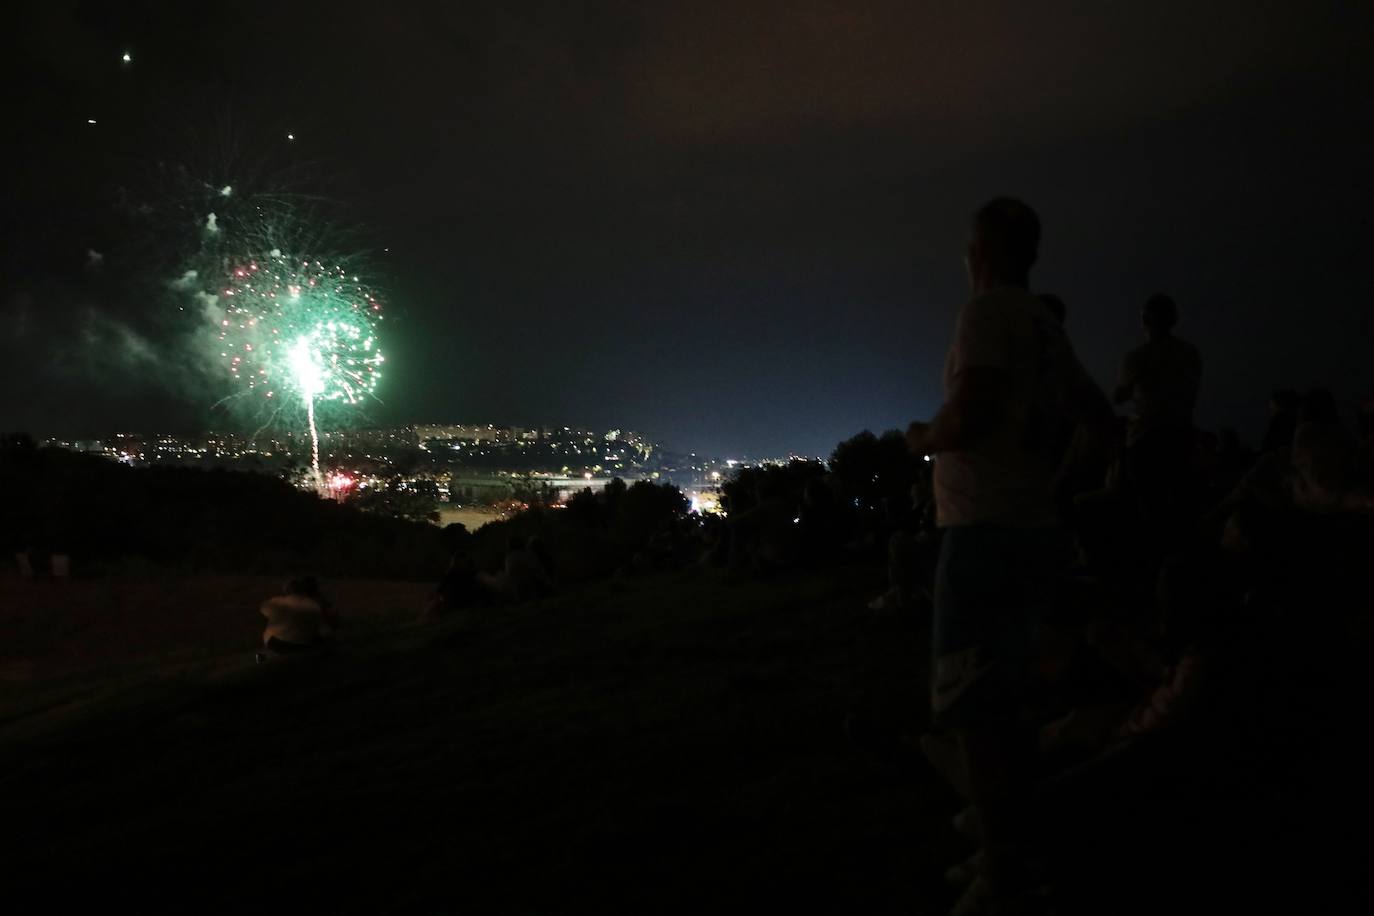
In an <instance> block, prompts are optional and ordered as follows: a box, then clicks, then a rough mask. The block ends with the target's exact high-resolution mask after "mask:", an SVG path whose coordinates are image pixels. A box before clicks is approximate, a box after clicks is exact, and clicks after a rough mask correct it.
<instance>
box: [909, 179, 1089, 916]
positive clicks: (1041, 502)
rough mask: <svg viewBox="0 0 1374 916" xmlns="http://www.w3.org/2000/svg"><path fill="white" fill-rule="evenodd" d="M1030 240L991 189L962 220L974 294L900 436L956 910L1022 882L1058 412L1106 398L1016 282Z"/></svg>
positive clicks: (1057, 553) (1059, 548)
mask: <svg viewBox="0 0 1374 916" xmlns="http://www.w3.org/2000/svg"><path fill="white" fill-rule="evenodd" d="M1039 243H1040V221H1039V218H1038V217H1037V216H1036V214H1035V211H1033V210H1032V209H1031V208H1030V207H1028V206H1026V205H1025V204H1024V203H1022V202H1020V201H1018V200H1013V199H1010V198H998V199H996V200H993V201H992V202H990V203H988V204H987V205H985V206H984V207H983V208H982V209H980V210H979V211H978V213H977V214H976V215H975V217H974V220H973V232H972V238H971V239H970V241H969V245H968V254H967V257H966V266H967V269H968V278H969V284H970V286H971V287H972V291H973V298H972V299H971V300H970V301H969V302H967V303H966V304H965V305H964V306H963V308H961V309H960V311H959V318H958V323H957V327H956V330H955V336H954V343H953V345H952V346H951V347H950V350H949V354H948V357H947V359H946V363H945V377H944V381H945V391H946V400H945V404H944V406H943V407H941V408H940V411H939V413H938V414H937V415H936V417H935V419H934V420H933V421H931V423H930V424H929V425H926V424H922V423H913V424H912V425H911V427H910V428H909V429H908V431H907V437H908V444H909V445H910V446H911V448H912V449H913V450H914V451H916V452H917V453H930V452H934V453H937V458H936V463H935V474H934V488H935V502H936V516H937V522H938V524H939V526H940V527H941V528H943V529H944V538H943V541H942V544H941V550H940V560H939V565H938V567H937V571H936V581H935V615H934V632H933V640H932V641H933V654H934V674H933V678H932V686H931V705H932V711H933V713H934V718H935V723H936V726H937V728H942V729H946V730H948V731H949V733H950V734H952V736H953V738H954V747H955V749H956V754H955V757H956V759H957V761H958V764H957V765H956V766H955V768H954V769H955V770H956V771H957V772H954V773H952V774H950V775H951V777H952V778H953V779H955V781H956V782H961V783H963V786H962V787H963V789H964V790H965V791H966V792H967V794H968V796H969V798H970V801H971V802H972V803H973V807H974V811H975V813H976V814H977V820H978V825H979V829H980V833H981V835H982V838H983V853H982V857H983V866H982V873H981V874H980V875H979V877H978V878H977V879H976V880H975V881H974V883H973V884H972V885H970V887H969V889H968V891H967V892H966V893H965V895H964V897H963V899H961V901H960V903H959V905H958V906H956V908H955V912H956V913H977V912H984V911H985V907H992V908H994V910H995V908H996V907H997V906H998V905H999V904H1000V903H1002V902H1008V901H1010V900H1014V899H1015V898H1016V897H1017V896H1018V895H1019V894H1020V893H1021V892H1022V891H1023V890H1024V889H1025V876H1024V874H1023V873H1022V869H1021V867H1020V865H1021V861H1022V859H1023V852H1024V847H1025V843H1026V835H1025V828H1026V821H1025V813H1024V810H1023V809H1024V804H1025V800H1026V798H1027V789H1028V786H1027V784H1026V781H1027V779H1028V774H1029V768H1028V765H1029V763H1030V757H1031V755H1032V754H1033V752H1034V744H1033V735H1032V734H1031V733H1029V732H1026V731H1023V730H1022V729H1021V726H1020V723H1019V713H1020V709H1021V707H1020V703H1021V698H1022V695H1023V690H1024V687H1025V681H1026V673H1027V666H1028V663H1029V661H1030V655H1031V645H1032V640H1033V636H1034V631H1035V627H1036V621H1037V618H1038V617H1039V615H1040V613H1041V611H1042V610H1043V609H1044V607H1045V606H1046V605H1047V604H1048V602H1049V598H1050V593H1051V589H1052V585H1053V581H1054V579H1055V577H1056V576H1057V574H1058V572H1059V571H1060V570H1061V568H1062V567H1063V565H1064V562H1065V561H1066V559H1067V540H1066V538H1064V537H1063V536H1062V535H1061V533H1060V532H1059V530H1058V528H1057V527H1056V522H1055V511H1054V504H1053V493H1052V489H1053V477H1054V472H1055V469H1056V461H1057V458H1058V451H1059V448H1058V445H1059V436H1058V432H1059V431H1060V430H1062V429H1063V428H1064V423H1065V422H1084V423H1086V424H1088V425H1089V427H1090V428H1092V429H1093V430H1095V431H1100V430H1103V429H1110V428H1111V426H1112V422H1113V417H1112V410H1111V406H1110V404H1108V402H1107V399H1106V397H1105V396H1104V395H1103V394H1102V392H1101V391H1100V390H1099V389H1098V388H1097V386H1096V385H1095V384H1094V383H1093V382H1092V381H1091V379H1089V378H1088V376H1087V374H1086V373H1085V372H1084V370H1083V368H1082V366H1081V365H1080V364H1079V362H1078V360H1077V358H1076V357H1075V356H1074V353H1073V348H1072V347H1071V346H1070V344H1069V341H1068V338H1067V337H1066V336H1065V333H1064V329H1063V327H1062V325H1061V324H1060V322H1059V321H1058V319H1057V317H1056V316H1055V315H1054V314H1053V313H1052V312H1051V311H1050V310H1049V309H1048V308H1047V307H1046V305H1045V303H1044V302H1043V301H1041V300H1040V299H1038V298H1037V297H1035V296H1033V295H1031V294H1030V292H1029V291H1028V287H1029V280H1030V269H1031V266H1032V265H1033V264H1034V263H1035V259H1036V255H1037V252H1038V248H1039Z"/></svg>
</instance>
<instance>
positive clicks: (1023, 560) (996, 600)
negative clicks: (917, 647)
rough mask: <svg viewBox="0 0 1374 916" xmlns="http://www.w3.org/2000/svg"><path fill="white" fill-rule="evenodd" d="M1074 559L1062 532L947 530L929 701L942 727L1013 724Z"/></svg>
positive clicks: (938, 573)
mask: <svg viewBox="0 0 1374 916" xmlns="http://www.w3.org/2000/svg"><path fill="white" fill-rule="evenodd" d="M1067 558H1068V538H1067V537H1066V536H1065V534H1064V533H1063V532H1062V531H1060V530H1059V529H1058V528H1049V527H1040V528H1008V527H1000V526H994V525H968V526H959V527H952V528H947V529H945V532H944V539H943V541H942V543H941V545H940V560H939V563H938V565H937V566H936V570H935V613H934V621H933V623H934V626H933V633H932V639H931V648H932V656H933V666H932V677H931V691H930V703H931V712H932V713H933V718H934V722H935V724H936V725H937V726H939V727H946V728H959V727H967V726H974V725H982V724H989V723H993V722H998V721H1005V720H1009V719H1014V718H1015V717H1016V716H1017V714H1018V712H1019V706H1020V700H1021V698H1022V696H1023V691H1024V689H1025V686H1026V672H1027V668H1028V666H1029V663H1030V661H1031V656H1032V652H1033V647H1034V644H1035V637H1036V631H1037V629H1038V628H1039V623H1040V619H1041V618H1042V617H1043V616H1044V614H1045V612H1046V611H1047V610H1049V608H1050V606H1051V605H1052V603H1053V598H1054V592H1055V587H1056V583H1057V582H1058V580H1059V576H1060V573H1061V572H1062V570H1063V568H1064V565H1065V562H1066V560H1067Z"/></svg>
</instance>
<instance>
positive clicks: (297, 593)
mask: <svg viewBox="0 0 1374 916" xmlns="http://www.w3.org/2000/svg"><path fill="white" fill-rule="evenodd" d="M258 611H259V613H261V614H262V615H263V616H264V617H266V618H267V627H266V628H265V629H264V630H263V633H262V642H263V645H265V646H267V647H268V648H269V649H277V650H280V651H291V650H293V649H304V648H312V647H314V646H317V645H319V644H320V643H322V642H323V641H324V640H326V639H327V638H329V637H330V636H331V635H332V634H333V627H332V625H331V622H330V619H329V618H330V616H331V615H330V614H329V612H328V609H327V607H326V604H325V602H324V601H323V600H322V599H321V597H320V596H319V594H318V592H317V590H316V589H315V588H313V587H311V586H310V585H308V584H307V585H302V584H300V581H299V580H298V581H296V582H292V583H289V584H288V585H287V587H286V590H285V594H281V595H277V596H276V597H275V598H269V599H267V600H266V601H264V602H263V603H262V606H261V607H260V608H259V609H258Z"/></svg>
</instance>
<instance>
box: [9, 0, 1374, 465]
mask: <svg viewBox="0 0 1374 916" xmlns="http://www.w3.org/2000/svg"><path fill="white" fill-rule="evenodd" d="M1372 6H1374V5H1370V4H1358V3H1340V4H1336V3H1332V4H1325V3H1297V2H1294V3H1286V4H1278V3H1257V2H1246V3H1206V4H1199V3H1193V2H1180V3H1173V2H1150V3H1143V2H1142V3H1130V4H1127V3H1111V2H1104V3H1086V2H1085V3H1019V2H1018V3H1012V2H1008V3H979V2H970V3H958V4H955V3H921V2H876V3H809V2H791V3H784V2H777V3H772V2H751V0H736V2H719V3H717V2H703V0H695V2H683V3H675V2H674V3H668V2H661V3H654V2H647V3H624V4H619V3H577V2H560V3H547V4H523V3H491V4H467V3H450V4H443V5H439V4H435V5H433V6H432V7H430V6H428V5H425V6H424V7H423V8H422V6H421V4H411V3H384V4H378V3H352V2H336V3H327V4H325V3H321V4H296V3H285V2H283V3H274V4H256V3H233V4H229V3H218V2H207V3H195V4H191V3H175V4H174V3H143V4H135V3H117V2H102V3H85V4H61V3H43V4H34V5H33V8H32V9H30V10H29V11H28V12H21V13H19V15H18V18H17V19H15V18H14V14H11V21H10V23H9V28H10V35H9V39H10V42H11V43H12V44H13V45H14V46H13V47H12V48H11V50H10V51H9V52H7V58H6V66H7V69H8V70H9V74H8V76H7V80H6V81H7V86H6V94H7V96H9V98H8V100H7V105H8V106H9V108H10V111H9V113H8V114H7V116H6V117H5V119H4V122H5V126H4V130H5V131H6V135H7V136H6V147H7V149H8V151H9V153H10V155H9V156H8V157H7V158H9V159H10V165H9V166H7V167H6V173H7V176H6V177H7V178H8V181H7V184H9V185H10V186H9V187H8V188H7V189H6V200H7V202H8V205H7V206H6V207H5V213H4V215H3V222H4V253H3V268H4V273H3V277H2V278H0V284H2V285H3V288H2V289H0V292H3V299H0V358H3V360H4V368H3V370H0V371H3V373H4V375H3V379H4V382H5V384H4V386H3V389H0V428H4V429H25V428H27V429H30V430H32V431H33V432H35V433H39V434H47V433H64V434H75V433H100V432H106V431H109V430H111V429H114V428H130V429H143V430H151V429H154V428H158V429H195V428H201V427H205V426H208V425H210V423H211V419H210V413H209V410H208V406H209V404H210V403H212V402H213V401H214V400H215V397H216V395H215V391H214V388H215V377H214V376H213V375H212V374H210V373H206V372H203V371H198V367H197V365H196V363H197V359H196V354H195V353H193V352H188V350H187V348H186V346H185V342H184V340H183V339H182V338H181V337H179V335H178V331H177V327H176V326H175V324H174V323H173V322H172V321H170V319H168V318H167V316H165V315H161V314H158V313H157V312H158V310H161V309H164V308H165V303H163V302H161V301H160V300H158V299H156V298H155V297H150V298H147V299H142V300H141V299H139V298H138V297H132V298H131V297H129V296H127V295H124V294H121V292H120V291H119V290H117V289H113V288H111V284H109V283H102V282H101V281H100V280H99V278H97V279H95V280H92V276H91V275H92V274H99V273H100V272H101V271H103V270H109V271H115V269H116V267H117V265H111V264H108V263H102V264H93V263H91V260H92V259H91V256H90V255H89V254H88V249H91V248H97V250H98V244H97V242H98V243H99V244H105V240H104V236H101V234H100V233H101V232H102V231H105V232H108V223H106V222H103V217H102V216H101V210H102V208H103V207H105V206H106V204H107V201H108V199H109V197H110V194H111V190H110V189H111V188H113V187H118V186H119V185H120V183H121V182H123V181H125V180H128V176H129V175H135V174H144V173H147V172H148V171H149V170H150V169H151V168H152V165H151V164H152V163H154V162H156V161H158V160H159V159H168V158H178V157H181V158H186V159H197V158H198V157H199V158H201V159H205V158H213V154H210V153H207V152H206V150H207V149H210V148H211V147H215V148H217V149H218V148H220V147H222V145H223V144H224V143H225V142H227V141H225V140H224V137H226V136H231V137H233V138H235V139H234V142H235V143H238V144H241V145H243V146H244V147H247V148H249V149H250V151H251V152H252V154H253V155H250V156H247V157H246V158H247V159H252V158H253V156H259V157H260V158H262V159H263V160H271V161H273V162H280V161H286V162H287V163H288V164H289V165H292V166H293V167H294V166H296V165H299V166H300V167H302V168H305V167H306V166H308V168H309V170H310V173H311V174H312V175H314V176H316V180H319V181H321V182H322V183H323V184H325V185H327V186H328V193H329V194H330V196H331V198H333V199H336V200H338V201H339V202H340V203H341V204H342V205H344V206H346V207H347V208H348V212H349V214H350V216H351V218H353V219H355V220H356V221H358V222H360V223H362V224H365V225H366V226H367V227H368V230H369V232H370V234H371V237H372V239H373V241H374V242H375V246H376V247H377V249H378V250H379V251H380V249H382V248H387V249H389V252H386V253H385V254H384V256H383V259H382V262H383V266H384V270H385V278H386V286H387V289H388V295H387V297H386V302H387V306H388V310H389V316H390V317H389V318H388V321H389V322H390V323H389V326H388V328H387V337H386V344H387V347H388V351H389V355H390V357H391V366H390V374H389V375H388V376H387V377H386V379H385V380H384V382H383V385H382V387H381V389H380V390H379V393H380V395H381V397H382V398H383V399H384V401H385V403H384V404H382V405H379V406H377V407H376V408H375V409H374V411H373V416H372V419H373V420H374V421H377V422H383V423H406V422H416V421H463V422H495V423H505V424H516V425H538V424H559V425H563V424H569V425H587V426H592V427H601V428H606V427H610V426H625V427H630V428H634V429H640V430H643V431H644V432H646V433H648V434H650V435H652V436H654V437H656V438H658V439H661V440H664V441H666V442H668V443H669V444H672V445H675V446H678V447H681V448H691V449H695V450H699V451H706V452H711V453H716V454H722V455H740V454H754V455H770V454H778V453H784V452H787V451H789V450H790V451H797V452H802V453H808V454H828V453H829V451H830V449H831V448H832V447H833V446H834V444H835V443H836V442H837V441H839V440H840V439H842V438H845V437H847V436H849V435H852V434H853V433H855V432H857V431H858V430H860V429H863V428H870V429H873V430H875V431H877V430H882V429H885V428H890V427H896V426H904V425H905V423H906V422H907V421H909V420H911V419H914V418H917V417H923V416H927V415H929V414H930V413H932V412H933V410H934V409H935V408H936V407H937V406H938V403H939V376H940V367H941V365H942V362H943V354H944V350H945V347H946V346H947V344H948V341H949V337H950V334H951V330H952V324H953V319H954V315H955V311H956V309H957V308H958V306H959V304H960V303H961V302H962V301H963V299H964V298H966V295H967V290H966V286H965V281H964V277H963V272H962V271H963V267H962V254H963V246H964V241H965V231H966V226H967V222H968V217H969V214H970V213H971V212H972V211H973V209H975V208H976V207H977V205H978V204H980V203H982V202H983V201H984V200H986V199H987V198H989V197H991V196H993V195H995V194H999V193H1010V194H1014V195H1016V196H1020V197H1022V198H1024V199H1025V200H1026V201H1027V202H1029V203H1030V204H1032V205H1033V206H1034V207H1036V208H1037V210H1038V211H1039V212H1040V215H1041V218H1042V221H1043V224H1044V231H1045V236H1044V241H1043V244H1042V249H1041V261H1040V264H1039V266H1038V267H1037V269H1036V271H1035V272H1034V274H1033V282H1034V284H1035V286H1036V288H1037V289H1039V290H1043V291H1052V292H1055V293H1058V294H1059V295H1061V296H1062V297H1063V298H1064V299H1065V300H1066V302H1067V303H1068V308H1069V330H1070V334H1071V336H1072V338H1073V340H1074V343H1075V345H1076V347H1077V348H1078V351H1079V353H1080V355H1081V357H1082V359H1083V361H1084V363H1085V364H1086V365H1087V366H1088V368H1089V369H1090V370H1091V371H1092V372H1093V374H1094V375H1095V376H1096V377H1097V378H1098V379H1099V380H1100V381H1102V382H1103V383H1104V385H1105V384H1107V383H1109V382H1110V381H1111V379H1112V378H1113V377H1114V374H1115V370H1116V366H1117V365H1118V364H1119V361H1120V358H1121V356H1122V355H1123V354H1124V352H1125V351H1126V350H1127V349H1129V348H1130V347H1131V346H1133V345H1134V344H1135V343H1137V342H1138V341H1139V340H1140V334H1141V332H1140V330H1139V325H1138V315H1139V307H1140V304H1141V303H1142V302H1143V301H1144V300H1145V298H1146V297H1147V296H1148V295H1149V294H1150V293H1153V292H1155V291H1157V290H1158V291H1165V292H1168V293H1170V294H1172V295H1173V296H1174V298H1175V299H1176V300H1177V301H1178V303H1179V308H1180V312H1181V316H1182V317H1181V321H1180V325H1179V329H1178V331H1179V334H1180V336H1183V337H1185V338H1187V339H1189V340H1192V341H1193V342H1195V343H1196V344H1197V345H1198V346H1199V347H1200V349H1201V350H1202V353H1203V356H1204V359H1205V361H1206V369H1205V374H1204V380H1203V395H1202V404H1201V408H1200V420H1201V421H1202V423H1203V424H1205V425H1209V426H1221V425H1233V426H1236V427H1239V428H1240V429H1241V431H1242V433H1243V434H1244V435H1245V436H1246V437H1247V438H1249V439H1250V440H1251V441H1253V440H1254V439H1255V438H1256V436H1257V433H1258V430H1259V428H1260V426H1261V425H1262V422H1263V417H1264V409H1265V401H1266V399H1267V396H1268V392H1269V391H1270V390H1271V389H1273V388H1275V387H1295V388H1307V387H1311V386H1314V385H1328V386H1331V387H1332V388H1333V389H1335V390H1336V393H1337V395H1338V397H1339V398H1340V399H1341V401H1342V403H1343V404H1346V405H1350V404H1352V403H1353V402H1354V401H1355V400H1356V398H1357V397H1364V396H1368V395H1370V394H1372V393H1374V387H1371V386H1372V385H1374V371H1371V369H1370V363H1369V359H1368V355H1369V353H1370V352H1371V346H1372V345H1374V325H1372V324H1371V318H1370V307H1369V304H1368V298H1369V292H1368V281H1367V274H1368V267H1367V264H1368V263H1369V260H1370V257H1369V249H1370V242H1371V238H1374V235H1372V234H1371V232H1370V216H1371V212H1372V211H1371V205H1372V204H1374V194H1372V193H1371V180H1370V168H1371V147H1370V143H1369V140H1368V135H1370V134H1371V133H1374V131H1371V127H1372V126H1374V125H1371V123H1370V121H1371V119H1372V116H1371V105H1370V102H1369V99H1370V90H1371V89H1372V88H1374V79H1372V78H1371V77H1372V76H1374V64H1372V63H1371V55H1370V54H1369V46H1370V41H1369V39H1370V36H1371V34H1374V32H1371V28H1370V26H1371V24H1374V23H1371V18H1374V17H1371V13H1370V10H1371V7H1372ZM126 51H128V52H129V53H130V54H131V56H132V58H133V60H132V62H131V63H130V64H127V65H126V64H124V63H123V62H122V61H121V55H122V54H123V53H124V52H126ZM87 119H95V120H96V122H97V123H96V124H95V125H89V124H87V123H86V122H87ZM288 132H291V133H294V134H295V135H296V137H297V140H296V141H295V142H294V144H292V145H291V146H290V148H289V149H288V148H287V146H286V144H287V143H288V142H289V141H287V140H286V139H285V136H286V134H287V133H288ZM207 138H209V139H207ZM216 144H218V145H219V146H216ZM102 227H105V228H104V229H103V230H102ZM123 241H128V240H123ZM126 247H127V246H126Z"/></svg>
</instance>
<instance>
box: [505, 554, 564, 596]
mask: <svg viewBox="0 0 1374 916" xmlns="http://www.w3.org/2000/svg"><path fill="white" fill-rule="evenodd" d="M505 577H506V585H507V588H508V589H509V590H510V597H511V598H512V600H514V601H515V602H516V603H519V602H522V601H531V600H533V599H535V598H538V597H540V596H541V595H545V594H551V593H552V592H553V581H552V580H551V579H550V578H549V574H548V571H547V570H545V569H544V564H543V563H541V562H540V560H539V556H538V554H536V553H535V552H534V551H533V550H531V549H530V548H529V547H528V546H524V545H521V546H519V547H517V548H514V549H512V550H509V551H507V552H506V564H505Z"/></svg>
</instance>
